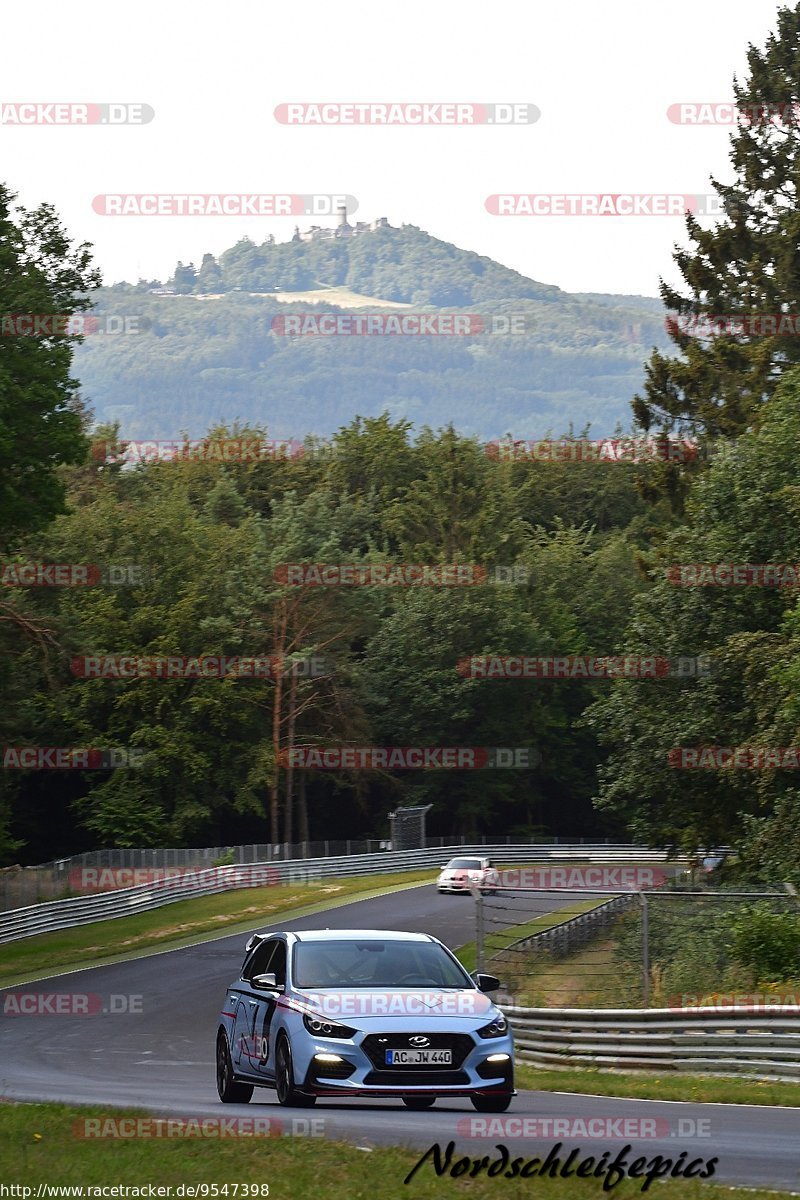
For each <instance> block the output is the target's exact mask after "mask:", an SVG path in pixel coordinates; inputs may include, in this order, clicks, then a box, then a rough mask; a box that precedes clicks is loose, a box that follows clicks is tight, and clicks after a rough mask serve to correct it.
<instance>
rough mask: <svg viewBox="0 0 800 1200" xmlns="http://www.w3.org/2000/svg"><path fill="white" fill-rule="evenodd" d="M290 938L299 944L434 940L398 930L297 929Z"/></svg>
mask: <svg viewBox="0 0 800 1200" xmlns="http://www.w3.org/2000/svg"><path fill="white" fill-rule="evenodd" d="M289 936H290V937H292V938H295V939H296V940H297V941H298V942H329V941H358V942H364V941H371V940H372V941H381V942H386V941H391V942H431V941H433V940H434V939H433V938H432V937H431V936H430V934H427V933H405V932H403V931H402V930H398V929H297V930H292V931H291V932H290V934H289Z"/></svg>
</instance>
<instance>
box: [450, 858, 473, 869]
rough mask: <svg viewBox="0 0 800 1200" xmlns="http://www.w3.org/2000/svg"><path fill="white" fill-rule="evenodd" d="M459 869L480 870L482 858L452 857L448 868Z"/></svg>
mask: <svg viewBox="0 0 800 1200" xmlns="http://www.w3.org/2000/svg"><path fill="white" fill-rule="evenodd" d="M453 868H455V869H458V870H461V871H479V870H480V868H481V860H480V859H479V858H451V859H450V862H449V863H448V864H447V869H448V870H450V869H453Z"/></svg>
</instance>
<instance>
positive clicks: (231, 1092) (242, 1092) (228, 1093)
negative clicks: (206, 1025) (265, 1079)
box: [217, 1030, 253, 1104]
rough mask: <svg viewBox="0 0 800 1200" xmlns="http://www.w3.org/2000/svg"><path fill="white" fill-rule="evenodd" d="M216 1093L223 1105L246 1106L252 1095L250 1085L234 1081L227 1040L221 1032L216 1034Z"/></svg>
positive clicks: (251, 1086)
mask: <svg viewBox="0 0 800 1200" xmlns="http://www.w3.org/2000/svg"><path fill="white" fill-rule="evenodd" d="M217 1091H218V1092H219V1098H220V1100H221V1101H222V1103H223V1104H247V1102H248V1101H249V1099H250V1097H251V1096H252V1095H253V1085H252V1084H251V1083H239V1082H238V1080H236V1079H234V1076H233V1063H232V1062H231V1052H230V1050H229V1049H228V1039H227V1038H226V1037H225V1034H224V1033H223V1032H222V1030H220V1031H219V1033H218V1034H217Z"/></svg>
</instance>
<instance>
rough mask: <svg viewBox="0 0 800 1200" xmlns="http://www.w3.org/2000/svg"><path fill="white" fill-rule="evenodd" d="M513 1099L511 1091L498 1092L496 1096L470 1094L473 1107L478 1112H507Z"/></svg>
mask: <svg viewBox="0 0 800 1200" xmlns="http://www.w3.org/2000/svg"><path fill="white" fill-rule="evenodd" d="M512 1099H513V1094H512V1093H511V1092H498V1093H497V1094H496V1095H494V1096H470V1100H471V1101H472V1107H473V1108H475V1109H477V1111H478V1112H485V1113H493V1112H505V1111H506V1109H507V1108H508V1106H509V1104H510V1103H511V1101H512Z"/></svg>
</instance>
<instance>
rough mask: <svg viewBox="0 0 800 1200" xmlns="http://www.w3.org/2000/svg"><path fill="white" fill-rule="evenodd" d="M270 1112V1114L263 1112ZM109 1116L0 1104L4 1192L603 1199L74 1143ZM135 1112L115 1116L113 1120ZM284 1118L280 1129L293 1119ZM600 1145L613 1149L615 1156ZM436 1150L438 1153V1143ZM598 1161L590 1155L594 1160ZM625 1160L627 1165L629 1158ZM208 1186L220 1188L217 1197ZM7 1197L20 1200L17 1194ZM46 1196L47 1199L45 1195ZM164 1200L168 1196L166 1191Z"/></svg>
mask: <svg viewBox="0 0 800 1200" xmlns="http://www.w3.org/2000/svg"><path fill="white" fill-rule="evenodd" d="M273 1111H274V1110H270V1115H272V1113H273ZM108 1115H109V1114H108V1113H107V1112H105V1111H104V1110H102V1109H99V1108H80V1109H78V1108H71V1107H69V1106H67V1105H60V1104H35V1105H34V1104H3V1105H0V1178H2V1179H3V1181H4V1182H5V1183H6V1184H7V1185H12V1186H13V1185H17V1186H18V1187H19V1186H24V1187H27V1188H30V1189H31V1190H30V1191H29V1192H28V1197H30V1196H34V1197H35V1196H36V1189H37V1187H38V1185H40V1184H44V1185H47V1184H49V1185H51V1186H55V1187H58V1186H59V1185H60V1186H62V1187H69V1186H80V1187H82V1188H83V1189H84V1191H83V1196H84V1198H85V1200H89V1198H90V1197H91V1193H90V1192H87V1191H86V1190H85V1189H87V1188H89V1187H107V1188H108V1187H110V1186H114V1185H117V1186H119V1185H122V1186H128V1187H131V1188H138V1189H141V1188H144V1189H145V1190H144V1192H138V1193H136V1192H133V1191H132V1192H131V1193H129V1195H137V1194H138V1195H144V1196H146V1195H147V1185H148V1184H152V1185H156V1186H159V1187H163V1188H164V1189H166V1188H167V1187H169V1188H171V1189H173V1191H172V1195H173V1197H175V1196H176V1195H181V1194H182V1195H187V1190H186V1189H187V1187H188V1186H191V1185H195V1186H197V1185H206V1188H207V1190H205V1191H204V1192H203V1193H200V1192H199V1191H198V1192H196V1193H195V1194H196V1195H200V1194H203V1195H205V1196H208V1197H211V1196H214V1195H215V1194H216V1195H217V1196H220V1197H223V1198H224V1197H225V1192H224V1191H220V1190H219V1189H221V1188H223V1187H224V1186H225V1185H226V1184H227V1185H228V1189H229V1190H228V1192H227V1196H228V1197H234V1190H233V1185H234V1184H238V1197H245V1196H246V1197H249V1198H252V1197H254V1196H255V1197H258V1198H259V1200H260V1197H262V1196H264V1195H266V1194H267V1193H266V1192H265V1191H263V1190H262V1189H263V1187H265V1186H266V1187H268V1188H269V1193H268V1194H269V1197H270V1198H271V1200H283V1198H285V1200H321V1198H323V1200H339V1198H340V1197H341V1198H342V1200H371V1198H372V1197H374V1196H380V1197H381V1198H382V1200H393V1198H399V1197H414V1198H415V1200H416V1198H417V1197H419V1198H420V1200H443V1197H447V1196H455V1197H463V1196H469V1197H472V1198H474V1200H490V1198H491V1200H496V1197H497V1196H498V1195H502V1196H504V1197H506V1198H507V1200H522V1198H523V1197H524V1198H525V1200H530V1197H531V1196H533V1195H536V1196H538V1197H544V1200H596V1198H597V1197H600V1196H604V1195H606V1194H608V1193H605V1192H603V1190H602V1185H601V1182H600V1180H598V1179H585V1180H584V1179H578V1178H576V1177H574V1176H573V1177H571V1178H567V1179H560V1178H556V1179H550V1178H547V1177H545V1178H530V1179H523V1180H519V1179H515V1180H507V1179H503V1178H502V1177H500V1178H499V1179H498V1178H492V1179H489V1178H487V1177H486V1175H485V1173H484V1174H482V1175H480V1176H478V1177H477V1178H475V1179H468V1178H466V1177H464V1176H461V1177H456V1178H454V1177H452V1176H451V1175H450V1174H449V1172H448V1173H447V1174H444V1175H442V1176H441V1177H437V1175H436V1173H435V1172H434V1170H433V1168H432V1166H431V1163H430V1159H429V1160H428V1161H427V1162H426V1163H425V1164H424V1165H423V1166H421V1167H420V1168H419V1170H418V1171H417V1172H416V1173H415V1174H414V1176H413V1179H412V1180H411V1181H410V1183H409V1185H408V1186H406V1185H404V1182H403V1181H404V1179H405V1178H406V1176H407V1175H408V1174H409V1172H410V1171H411V1170H412V1169H413V1168H414V1166H415V1164H416V1163H417V1162H418V1161H419V1159H420V1157H421V1156H422V1154H423V1153H424V1150H405V1149H399V1148H395V1147H384V1146H376V1147H373V1148H371V1150H368V1151H367V1152H365V1150H363V1149H362V1150H359V1149H357V1148H356V1147H355V1146H352V1145H345V1144H343V1143H338V1142H331V1141H327V1140H325V1139H324V1137H318V1138H309V1137H297V1136H295V1137H291V1136H288V1137H287V1136H278V1137H269V1138H264V1137H253V1136H250V1137H231V1138H228V1139H223V1140H219V1138H217V1139H210V1138H208V1137H205V1138H192V1139H187V1138H175V1137H173V1138H152V1137H150V1138H146V1139H144V1138H130V1137H128V1138H123V1139H119V1138H115V1137H99V1138H96V1139H94V1138H92V1139H90V1140H87V1139H85V1138H81V1137H80V1136H76V1132H75V1130H76V1128H82V1127H83V1123H84V1121H85V1120H86V1119H87V1118H89V1119H91V1118H93V1117H100V1118H106V1117H108ZM136 1115H137V1114H135V1113H130V1112H129V1113H122V1112H115V1113H114V1117H115V1118H117V1119H119V1118H120V1117H125V1116H127V1117H135V1116H136ZM139 1115H141V1114H139ZM275 1115H276V1116H278V1114H277V1113H275ZM386 1115H387V1118H388V1120H387V1127H388V1126H389V1122H390V1121H391V1114H390V1113H389V1112H387V1114H386ZM278 1119H279V1120H280V1119H282V1118H281V1117H279V1118H278ZM311 1119H312V1120H313V1117H312V1118H311ZM283 1120H284V1128H285V1129H286V1128H287V1127H288V1126H289V1124H290V1122H291V1118H285V1119H283ZM323 1120H324V1117H323ZM101 1128H102V1126H101ZM317 1128H319V1126H317ZM364 1145H366V1143H364ZM604 1148H605V1149H609V1150H612V1152H613V1150H615V1149H616V1147H614V1148H612V1147H611V1146H609V1147H604ZM620 1148H621V1147H620ZM426 1149H427V1147H426ZM442 1150H443V1151H444V1150H445V1147H444V1146H443V1147H442ZM484 1154H486V1155H488V1156H489V1159H490V1160H492V1159H495V1158H496V1157H497V1154H498V1151H497V1150H496V1149H495V1144H494V1141H492V1142H491V1143H489V1142H485V1141H483V1140H481V1141H480V1142H476V1143H475V1149H474V1150H473V1152H472V1158H473V1161H474V1160H475V1159H479V1158H480V1157H481V1156H482V1155H484ZM597 1154H598V1151H597V1150H595V1159H596V1157H597ZM612 1156H613V1153H612ZM563 1157H564V1156H562V1162H563ZM581 1157H582V1158H583V1157H587V1152H586V1151H582V1154H581ZM457 1161H458V1157H457V1156H454V1157H453V1160H452V1162H453V1163H456V1162H457ZM628 1161H629V1162H630V1161H631V1159H630V1156H629V1159H628ZM645 1182H646V1181H645V1180H644V1179H639V1180H626V1181H625V1182H623V1183H621V1184H619V1186H618V1187H615V1188H614V1189H613V1193H612V1194H613V1195H614V1196H615V1197H618V1198H623V1200H629V1198H631V1197H634V1196H640V1195H642V1185H643V1184H644V1183H645ZM181 1184H183V1185H184V1190H183V1192H182V1193H179V1192H177V1190H175V1189H176V1185H181ZM245 1184H246V1185H248V1188H253V1185H259V1187H258V1190H257V1191H256V1190H253V1191H249V1192H246V1191H245V1189H244V1186H243V1185H245ZM498 1184H499V1190H498ZM212 1185H217V1189H218V1190H217V1192H216V1193H215V1192H214V1191H213V1190H212ZM663 1188H666V1189H667V1190H666V1192H664V1191H663V1190H662V1189H663ZM10 1194H12V1193H10V1192H9V1195H10ZM14 1194H16V1195H19V1196H20V1197H21V1198H22V1200H27V1197H26V1196H25V1193H24V1192H17V1193H14ZM43 1194H44V1195H47V1193H46V1192H44V1193H43ZM106 1194H107V1195H110V1194H111V1193H110V1192H107V1193H106ZM118 1194H119V1193H118ZM162 1194H164V1195H167V1194H168V1193H166V1190H165V1192H164V1193H162ZM188 1194H191V1193H188ZM658 1194H659V1196H663V1197H664V1198H665V1200H722V1198H723V1196H724V1197H729V1196H730V1188H727V1187H726V1188H724V1189H723V1188H721V1187H720V1188H715V1187H713V1186H709V1185H707V1184H701V1183H697V1182H695V1181H686V1180H675V1181H669V1182H668V1183H664V1184H663V1185H662V1188H659V1192H658ZM747 1195H748V1197H750V1198H751V1200H767V1197H769V1196H774V1195H775V1193H774V1192H773V1191H767V1190H748V1192H747ZM237 1200H238V1198H237Z"/></svg>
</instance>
